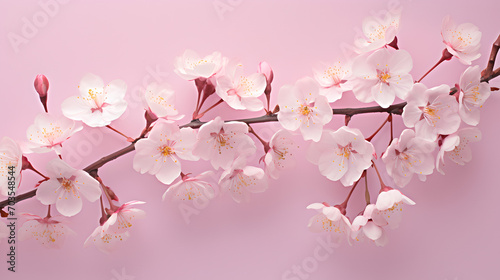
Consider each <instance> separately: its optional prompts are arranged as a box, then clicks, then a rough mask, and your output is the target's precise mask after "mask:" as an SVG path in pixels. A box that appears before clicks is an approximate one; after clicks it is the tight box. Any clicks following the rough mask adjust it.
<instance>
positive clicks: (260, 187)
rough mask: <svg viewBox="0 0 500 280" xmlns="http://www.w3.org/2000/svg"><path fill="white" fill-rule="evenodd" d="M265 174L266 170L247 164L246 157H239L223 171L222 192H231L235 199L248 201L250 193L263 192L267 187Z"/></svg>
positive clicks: (220, 181)
mask: <svg viewBox="0 0 500 280" xmlns="http://www.w3.org/2000/svg"><path fill="white" fill-rule="evenodd" d="M265 175H266V174H265V173H264V170H262V169H260V168H258V167H254V166H247V165H246V160H245V158H244V157H239V158H237V159H235V160H234V161H233V163H232V165H231V166H230V167H229V168H228V169H227V170H225V171H224V172H223V173H222V175H221V177H220V180H219V186H220V188H221V191H222V192H229V193H230V194H231V196H232V197H233V200H234V201H236V202H238V203H241V202H247V201H249V199H250V197H249V194H250V193H261V192H264V191H265V190H266V189H267V186H268V181H267V176H265Z"/></svg>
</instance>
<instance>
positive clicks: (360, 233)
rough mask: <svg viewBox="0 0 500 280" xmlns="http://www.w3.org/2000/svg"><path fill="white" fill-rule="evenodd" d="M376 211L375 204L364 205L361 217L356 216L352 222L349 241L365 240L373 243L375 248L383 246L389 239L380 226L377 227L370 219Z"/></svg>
mask: <svg viewBox="0 0 500 280" xmlns="http://www.w3.org/2000/svg"><path fill="white" fill-rule="evenodd" d="M374 210H376V206H375V204H368V205H366V208H365V211H364V212H363V215H362V216H357V217H356V218H354V220H353V221H352V232H351V239H352V240H354V241H363V240H364V239H365V238H368V239H369V240H371V241H373V242H374V243H375V245H377V246H385V245H386V244H387V243H388V242H389V239H388V238H387V234H386V233H385V230H384V228H383V227H382V226H380V225H377V223H375V221H374V220H373V219H372V214H373V212H374Z"/></svg>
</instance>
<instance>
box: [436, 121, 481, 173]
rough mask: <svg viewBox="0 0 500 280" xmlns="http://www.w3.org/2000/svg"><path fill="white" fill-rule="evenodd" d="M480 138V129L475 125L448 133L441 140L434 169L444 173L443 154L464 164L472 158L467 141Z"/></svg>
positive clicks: (476, 140) (475, 140) (474, 140)
mask: <svg viewBox="0 0 500 280" xmlns="http://www.w3.org/2000/svg"><path fill="white" fill-rule="evenodd" d="M479 140H481V131H480V130H479V129H477V128H475V127H467V128H462V129H460V130H458V131H457V132H455V133H453V134H451V135H448V136H446V137H445V138H444V140H442V144H441V147H440V149H439V152H438V155H437V158H436V170H437V171H439V172H440V173H441V174H443V175H444V171H443V167H444V165H445V164H444V156H445V155H446V157H447V158H448V159H450V160H451V161H453V162H455V163H457V164H459V165H464V164H465V163H467V162H469V161H470V160H471V159H472V151H471V149H470V147H469V143H471V142H478V141H479Z"/></svg>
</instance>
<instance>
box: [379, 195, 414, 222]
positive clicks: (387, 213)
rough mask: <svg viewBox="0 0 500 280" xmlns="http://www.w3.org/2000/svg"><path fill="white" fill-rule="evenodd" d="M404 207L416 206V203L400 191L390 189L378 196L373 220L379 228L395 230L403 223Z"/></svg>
mask: <svg viewBox="0 0 500 280" xmlns="http://www.w3.org/2000/svg"><path fill="white" fill-rule="evenodd" d="M404 205H415V202H413V200H411V199H410V198H408V197H407V196H405V195H403V194H402V193H401V192H400V191H398V190H394V189H392V188H388V189H387V190H383V191H382V192H380V194H379V195H378V197H377V202H376V203H375V209H373V212H372V213H371V218H372V220H373V222H374V223H375V224H376V225H378V226H386V225H387V226H388V227H389V228H390V229H395V228H397V227H398V226H399V223H400V222H401V218H402V215H403V208H404V207H405V206H404Z"/></svg>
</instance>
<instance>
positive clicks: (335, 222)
mask: <svg viewBox="0 0 500 280" xmlns="http://www.w3.org/2000/svg"><path fill="white" fill-rule="evenodd" d="M307 209H314V210H316V211H318V214H316V215H315V216H313V217H312V218H311V219H309V224H308V225H307V227H308V228H309V230H310V231H312V232H317V233H321V232H328V233H330V234H331V235H332V242H333V243H335V244H339V243H340V242H341V241H342V240H343V239H344V238H345V239H347V240H349V238H350V234H351V222H350V221H349V219H348V218H347V217H346V216H344V215H343V214H342V213H341V212H340V210H339V209H338V208H337V207H334V206H329V205H325V203H313V204H310V205H309V206H307Z"/></svg>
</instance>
